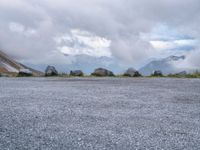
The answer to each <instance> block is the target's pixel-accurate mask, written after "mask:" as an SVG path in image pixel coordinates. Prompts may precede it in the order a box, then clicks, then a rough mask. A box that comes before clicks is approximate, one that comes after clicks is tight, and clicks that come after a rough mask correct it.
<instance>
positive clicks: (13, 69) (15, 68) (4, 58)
mask: <svg viewBox="0 0 200 150" xmlns="http://www.w3.org/2000/svg"><path fill="white" fill-rule="evenodd" d="M21 69H28V70H30V71H31V72H32V73H33V75H35V76H38V75H41V74H43V73H42V72H40V71H37V70H34V69H32V68H29V67H27V66H25V65H23V64H21V63H19V62H17V61H15V60H14V59H12V58H11V57H9V56H8V55H7V54H5V53H4V52H2V51H0V73H2V74H17V73H19V71H20V70H21Z"/></svg>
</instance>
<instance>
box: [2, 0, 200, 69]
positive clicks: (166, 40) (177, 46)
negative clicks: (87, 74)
mask: <svg viewBox="0 0 200 150" xmlns="http://www.w3.org/2000/svg"><path fill="white" fill-rule="evenodd" d="M199 40H200V1H199V0H56V1H55V0H40V1H38V0H15V1H13V0H0V49H2V50H4V51H5V52H6V53H8V54H10V55H12V56H13V57H14V58H16V59H17V60H19V61H21V62H26V63H30V64H42V65H46V64H57V65H59V64H60V65H63V64H65V65H67V64H70V63H72V62H73V61H74V59H73V57H75V56H80V55H87V56H90V57H94V58H97V59H98V58H101V57H106V58H110V59H115V60H117V61H118V62H119V64H131V65H132V66H133V67H136V68H137V67H140V66H142V65H143V64H145V63H146V62H147V61H148V60H151V59H154V58H155V59H157V58H164V57H167V56H170V55H178V56H179V55H185V56H186V60H185V61H184V62H182V64H181V65H182V66H187V67H190V68H198V67H199V68H200V59H199V56H200V49H199ZM68 57H69V58H68ZM76 61H78V60H76ZM102 61H103V60H102Z"/></svg>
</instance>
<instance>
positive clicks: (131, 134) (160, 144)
mask: <svg viewBox="0 0 200 150" xmlns="http://www.w3.org/2000/svg"><path fill="white" fill-rule="evenodd" d="M0 149H1V150H4V149H5V150H7V149H9V150H24V149H27V150H32V149H33V150H35V149H36V150H40V149H41V150H60V149H61V150H70V149H84V150H90V149H91V150H93V149H98V150H103V149H108V150H126V149H130V150H134V149H141V150H143V149H151V150H154V149H156V150H159V149H164V150H171V149H177V150H184V149H187V150H199V149H200V80H198V79H167V78H136V79H135V78H134V79H133V78H122V79H120V78H69V79H66V78H0Z"/></svg>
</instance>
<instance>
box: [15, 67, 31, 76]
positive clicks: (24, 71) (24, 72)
mask: <svg viewBox="0 0 200 150" xmlns="http://www.w3.org/2000/svg"><path fill="white" fill-rule="evenodd" d="M32 75H33V73H32V71H30V70H29V69H20V70H19V73H18V76H19V77H30V76H32Z"/></svg>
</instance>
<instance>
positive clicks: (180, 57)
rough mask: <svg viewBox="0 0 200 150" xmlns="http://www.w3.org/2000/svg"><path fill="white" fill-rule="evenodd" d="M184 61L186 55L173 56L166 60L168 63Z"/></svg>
mask: <svg viewBox="0 0 200 150" xmlns="http://www.w3.org/2000/svg"><path fill="white" fill-rule="evenodd" d="M184 59H185V56H184V55H182V56H174V55H172V56H169V57H167V58H166V59H165V60H167V61H178V60H184Z"/></svg>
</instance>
